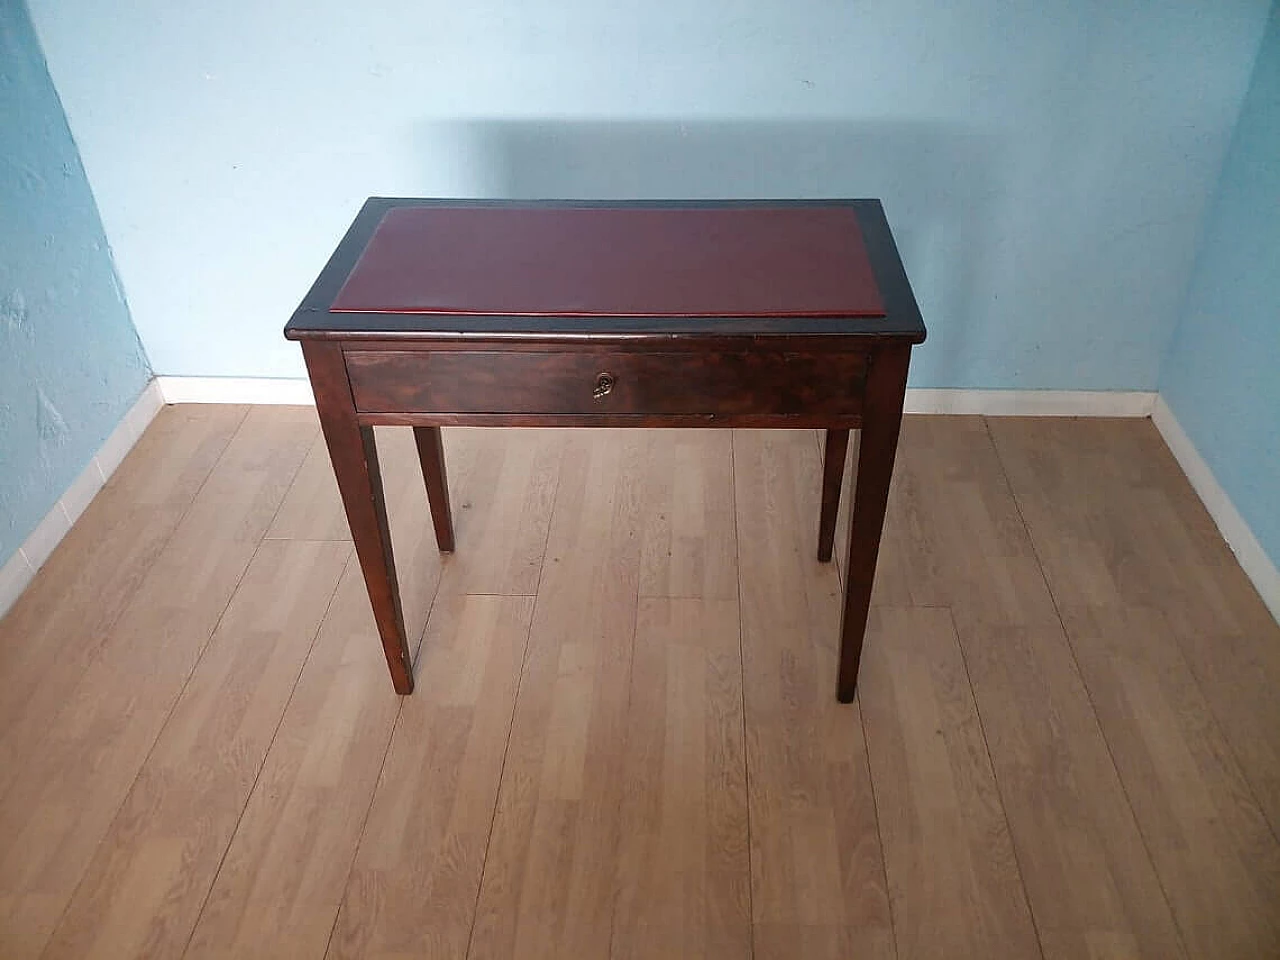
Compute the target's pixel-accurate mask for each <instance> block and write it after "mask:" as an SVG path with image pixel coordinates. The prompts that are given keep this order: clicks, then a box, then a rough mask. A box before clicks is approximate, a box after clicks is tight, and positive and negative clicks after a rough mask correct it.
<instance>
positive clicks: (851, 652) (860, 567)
mask: <svg viewBox="0 0 1280 960" xmlns="http://www.w3.org/2000/svg"><path fill="white" fill-rule="evenodd" d="M910 357H911V348H910V347H909V346H903V347H886V348H884V349H882V350H880V351H879V352H878V353H876V354H873V355H872V358H871V369H870V371H869V373H868V375H867V387H866V402H865V406H864V409H863V420H862V423H863V426H862V435H861V436H860V437H859V439H858V477H857V486H856V487H855V488H854V498H853V517H852V518H851V522H850V524H849V563H848V566H847V568H846V570H845V586H844V613H843V616H842V618H841V623H840V670H839V677H838V680H837V684H836V697H837V698H838V699H839V701H840V702H841V703H849V702H851V701H852V700H853V696H854V693H855V692H856V690H857V685H858V662H859V660H860V659H861V658H862V640H863V637H864V635H865V634H866V631H867V612H868V610H869V608H870V606H871V587H872V585H873V584H874V582H875V577H876V558H877V556H878V555H879V553H880V532H881V530H882V529H883V527H884V514H885V508H886V506H887V505H888V502H889V482H890V480H891V479H892V477H893V458H894V454H895V453H896V452H897V449H898V432H899V430H900V429H901V427H902V401H903V398H904V395H905V394H906V389H907V361H908V360H909V359H910Z"/></svg>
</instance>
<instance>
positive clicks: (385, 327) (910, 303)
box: [285, 198, 925, 703]
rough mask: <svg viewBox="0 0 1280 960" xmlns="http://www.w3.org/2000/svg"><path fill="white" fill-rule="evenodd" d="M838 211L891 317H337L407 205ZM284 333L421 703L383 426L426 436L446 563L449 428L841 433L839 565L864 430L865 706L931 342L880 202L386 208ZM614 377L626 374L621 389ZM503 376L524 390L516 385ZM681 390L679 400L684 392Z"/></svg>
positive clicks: (828, 505) (855, 643) (342, 252)
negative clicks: (888, 513) (347, 284)
mask: <svg viewBox="0 0 1280 960" xmlns="http://www.w3.org/2000/svg"><path fill="white" fill-rule="evenodd" d="M831 204H838V205H852V206H853V207H854V209H855V210H856V211H857V216H858V223H859V226H860V228H861V230H862V234H863V241H864V244H865V247H866V251H867V258H868V260H869V261H870V263H871V266H872V269H873V271H874V274H875V277H876V282H877V284H878V286H879V291H880V295H881V299H882V302H883V304H884V309H885V316H884V317H882V318H866V317H850V318H827V317H824V318H805V317H785V318H773V319H770V318H719V319H705V318H685V317H650V318H645V317H597V318H581V317H578V318H573V317H560V318H557V317H544V316H521V317H491V316H473V315H466V316H460V315H436V314H427V315H424V314H389V313H373V314H371V313H350V312H342V313H339V312H330V311H329V309H328V305H329V304H330V303H331V302H332V300H333V298H334V296H336V294H337V292H338V290H339V289H340V288H341V286H342V283H343V282H344V280H345V278H346V276H347V274H348V273H349V272H350V271H351V269H352V268H353V267H354V265H355V263H356V261H357V259H358V258H359V256H360V253H361V251H362V250H363V249H364V245H365V244H366V243H367V242H368V240H369V237H370V236H371V235H372V233H373V230H374V229H375V228H376V226H377V224H378V222H379V221H380V220H381V218H382V216H383V214H384V213H385V212H386V211H387V210H388V209H390V208H391V207H394V206H404V205H410V206H431V205H447V206H484V207H489V206H503V205H552V206H555V205H559V206H568V207H576V206H608V207H627V206H635V207H648V208H671V207H683V206H699V207H702V206H718V205H719V206H753V205H771V206H777V205H788V206H791V205H794V206H822V205H831ZM730 331H731V332H730ZM285 336H286V337H288V338H289V339H291V340H298V341H301V344H302V350H303V356H304V359H305V361H306V365H307V372H308V375H309V376H310V379H311V385H312V390H313V392H314V394H315V399H316V409H317V412H318V414H319V417H320V424H321V428H322V431H323V434H324V438H325V442H326V444H327V446H328V450H329V455H330V459H331V461H332V464H333V469H334V474H335V476H336V478H337V482H338V488H339V491H340V493H341V496H342V501H343V506H344V509H345V510H346V514H347V520H348V523H349V524H350V527H351V533H352V539H353V541H354V542H355V548H356V554H357V556H358V558H359V561H360V567H361V571H362V573H363V574H364V579H365V585H366V587H367V588H368V592H369V599H370V603H371V605H372V608H373V613H374V618H375V621H376V623H377V627H378V632H379V635H380V637H381V639H382V644H383V649H384V652H385V654H386V659H387V664H388V667H389V669H390V672H391V677H392V682H393V684H394V686H395V689H396V691H397V692H398V693H401V694H408V693H411V692H412V691H413V666H412V663H411V661H410V656H409V649H408V644H407V638H406V636H405V630H404V617H403V614H402V612H401V608H400V597H399V589H398V585H397V582H396V573H395V562H394V559H393V557H392V552H391V537H390V531H389V528H388V525H387V514H386V505H385V502H384V500H383V492H382V482H381V475H380V472H379V467H378V452H377V447H376V444H375V442H374V436H373V427H374V425H387V424H399V425H407V426H411V427H413V428H414V434H415V440H416V443H417V448H418V453H419V458H420V461H421V464H422V471H423V477H424V481H425V485H426V488H427V498H428V502H429V506H430V509H431V516H432V522H433V525H434V528H435V533H436V538H437V543H438V545H439V548H440V549H441V550H442V551H446V552H447V551H452V550H453V548H454V533H453V523H452V518H451V515H450V509H449V494H448V483H447V479H446V474H445V464H444V452H443V444H442V440H441V434H440V427H441V426H442V425H473V426H636V427H650V426H655V427H656V426H663V427H669V426H682V427H779V428H788V427H789V428H822V429H825V430H826V441H825V446H824V453H823V471H822V497H821V510H820V516H819V520H818V544H817V554H818V559H819V560H822V561H828V560H830V559H831V555H832V551H833V546H834V539H835V525H836V510H837V507H838V504H839V500H840V487H841V482H842V478H843V472H844V461H845V454H846V452H847V449H848V442H849V430H850V429H854V428H861V430H862V436H861V441H860V443H859V447H858V467H857V475H856V485H855V489H854V498H853V515H852V518H851V523H850V530H849V544H848V563H847V566H846V574H845V594H844V603H843V607H842V615H841V627H840V637H841V642H840V662H839V668H838V674H837V684H836V690H837V696H838V698H839V700H840V701H841V702H844V703H848V702H850V701H851V700H852V699H853V697H854V695H855V692H856V684H857V676H858V663H859V659H860V656H861V651H862V642H863V637H864V634H865V632H866V623H867V614H868V611H869V606H870V601H871V588H872V584H873V582H874V579H875V569H876V559H877V556H878V554H879V545H880V536H881V531H882V528H883V524H884V516H885V509H886V505H887V502H888V493H889V483H890V479H891V477H892V473H893V463H894V457H895V453H896V450H897V443H898V434H899V430H900V427H901V422H902V407H903V400H904V396H905V392H906V382H907V370H908V365H909V362H910V355H911V348H912V346H913V345H915V344H919V343H921V342H922V341H923V340H924V338H925V327H924V323H923V321H922V320H921V317H920V311H919V307H918V306H917V304H916V300H915V296H914V294H913V293H912V291H911V286H910V283H909V282H908V280H907V276H906V272H905V270H904V269H903V266H902V262H901V259H900V258H899V255H898V251H897V247H896V245H895V243H894V240H893V236H892V234H891V233H890V230H889V226H888V222H887V220H886V218H885V215H884V210H883V208H882V206H881V204H880V202H879V201H878V200H802V201H786V200H758V201H701V200H698V201H577V200H573V201H561V200H556V201H494V200H443V199H442V200H422V199H394V198H373V199H370V200H369V201H367V202H366V203H365V205H364V207H363V208H362V209H361V211H360V213H359V214H358V215H357V217H356V219H355V221H354V222H353V223H352V225H351V227H350V229H349V230H348V231H347V233H346V236H345V237H344V238H343V239H342V241H341V243H340V244H339V245H338V247H337V249H336V250H335V252H334V254H333V255H332V257H330V259H329V262H328V264H327V265H326V266H325V268H324V270H323V271H322V272H321V274H320V277H319V278H318V279H317V280H316V282H315V284H314V285H313V286H312V288H311V290H310V292H309V293H308V294H307V296H306V298H305V299H304V300H303V302H302V304H301V306H299V308H298V310H297V311H296V312H295V313H294V315H293V318H292V319H291V320H290V321H289V323H288V325H287V326H286V327H285ZM666 366H670V367H671V370H672V372H671V375H670V377H671V380H670V382H666V383H664V382H662V379H661V374H660V373H655V371H661V370H663V369H665V367H666ZM612 368H616V369H617V370H620V371H622V373H621V374H619V375H617V376H615V375H614V373H613V372H611V370H612ZM504 375H505V376H507V377H509V378H510V379H507V380H503V379H501V377H502V376H504ZM606 377H607V378H608V381H607V387H606V381H605V379H604V378H606ZM677 377H678V378H679V380H678V388H677V387H674V386H673V384H675V383H676V378H677ZM655 380H657V381H658V382H654V381H655ZM593 387H594V390H593ZM601 391H603V392H601ZM597 394H598V395H597Z"/></svg>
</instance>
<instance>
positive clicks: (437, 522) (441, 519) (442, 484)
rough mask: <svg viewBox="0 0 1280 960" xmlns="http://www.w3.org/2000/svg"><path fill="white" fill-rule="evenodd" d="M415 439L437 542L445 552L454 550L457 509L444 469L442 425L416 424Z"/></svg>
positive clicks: (414, 429)
mask: <svg viewBox="0 0 1280 960" xmlns="http://www.w3.org/2000/svg"><path fill="white" fill-rule="evenodd" d="M413 439H414V442H415V443H416V444H417V445H418V460H419V461H420V462H421V463H422V479H423V480H424V481H425V482H426V484H427V503H428V504H429V505H430V507H431V525H432V526H433V527H435V530H436V545H437V546H438V547H439V548H440V549H441V550H442V551H443V552H444V553H453V513H452V512H451V510H450V508H449V478H448V477H446V476H445V472H444V441H443V440H442V439H441V437H440V428H439V427H414V428H413Z"/></svg>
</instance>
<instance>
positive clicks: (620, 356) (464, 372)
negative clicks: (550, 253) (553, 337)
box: [347, 350, 867, 417]
mask: <svg viewBox="0 0 1280 960" xmlns="http://www.w3.org/2000/svg"><path fill="white" fill-rule="evenodd" d="M347 370H348V374H349V376H350V379H351V392H352V395H353V396H354V398H355V404H356V409H357V410H359V411H360V412H361V413H410V412H414V413H453V414H546V415H555V414H568V415H575V416H584V415H585V416H590V415H592V414H598V415H601V416H618V415H628V414H631V415H651V416H723V417H728V416H746V415H753V414H768V415H771V416H789V415H806V414H807V415H818V414H820V415H824V416H856V415H857V414H859V413H860V412H861V410H862V392H863V386H864V383H865V380H866V370H867V357H866V355H865V354H863V353H789V352H783V351H741V352H737V351H735V352H725V353H695V352H668V353H659V352H648V351H646V352H616V353H610V352H598V351H593V352H585V351H584V352H569V351H564V352H535V351H527V350H441V351H410V350H352V351H349V352H348V353H347Z"/></svg>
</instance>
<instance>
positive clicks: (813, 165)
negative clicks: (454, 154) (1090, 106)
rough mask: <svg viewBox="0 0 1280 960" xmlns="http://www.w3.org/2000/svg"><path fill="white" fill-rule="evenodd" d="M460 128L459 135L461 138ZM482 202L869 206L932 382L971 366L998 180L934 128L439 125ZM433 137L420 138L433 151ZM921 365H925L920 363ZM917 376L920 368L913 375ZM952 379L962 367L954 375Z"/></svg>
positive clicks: (982, 159) (757, 123)
mask: <svg viewBox="0 0 1280 960" xmlns="http://www.w3.org/2000/svg"><path fill="white" fill-rule="evenodd" d="M459 126H461V127H462V128H463V129H458V127H459ZM449 127H450V128H451V129H450V130H449V131H448V134H447V135H448V136H449V137H451V138H454V142H459V141H462V142H465V143H466V154H467V156H468V158H469V161H470V162H472V163H473V164H475V165H476V166H475V167H474V168H473V176H474V177H475V179H474V181H473V182H475V183H476V184H477V186H479V187H482V188H483V194H479V195H484V196H492V197H513V198H518V199H539V198H542V199H546V198H557V199H626V198H637V199H677V198H678V199H703V198H714V197H727V198H741V199H759V198H763V199H768V198H783V197H797V198H803V199H809V198H822V197H878V198H880V199H881V200H883V201H884V205H885V210H886V212H887V214H888V217H889V223H890V225H891V226H892V227H893V231H894V236H895V237H896V239H897V241H898V247H899V250H900V251H901V253H902V258H903V261H904V263H905V264H906V267H907V272H908V275H909V276H910V277H911V281H912V285H913V286H914V288H915V291H916V295H917V298H918V299H919V301H920V307H921V310H922V312H923V313H924V316H925V322H926V323H927V324H928V325H929V340H928V341H927V342H926V343H925V344H924V346H923V347H921V348H920V350H921V351H922V352H925V351H927V353H926V355H925V356H923V357H921V358H920V359H921V360H923V361H924V362H926V363H928V365H929V368H930V370H929V379H930V381H932V382H944V383H948V382H952V381H953V380H956V379H959V378H960V376H961V374H960V370H962V369H964V365H965V364H967V363H968V362H969V358H968V351H967V350H966V347H967V345H968V340H969V337H968V336H967V335H966V334H967V332H968V331H970V330H971V329H972V327H973V325H974V321H975V319H976V318H975V311H977V310H979V309H981V308H982V304H981V303H979V302H978V291H979V290H981V289H983V288H984V286H985V287H986V288H987V289H989V288H990V283H987V284H984V283H983V282H982V278H981V277H980V276H979V271H980V270H981V269H982V268H983V264H982V263H981V262H980V259H979V256H980V254H981V252H982V251H984V250H989V249H990V245H991V238H989V237H985V236H983V231H988V230H990V228H991V227H990V225H991V224H992V223H993V219H994V218H993V212H992V210H991V209H990V205H991V204H992V203H993V202H994V201H995V199H996V197H995V190H996V189H997V186H996V185H997V183H998V182H999V181H998V177H997V175H996V172H995V170H994V169H993V167H994V164H995V160H996V157H997V155H998V153H997V151H996V149H995V144H994V143H993V138H992V137H991V136H990V135H983V134H978V133H976V132H974V131H971V130H967V129H964V128H962V127H959V126H956V125H950V126H949V125H946V124H940V123H923V122H921V123H912V122H896V121H895V122H888V121H885V122H881V121H859V122H843V121H822V120H697V121H693V120H690V121H681V120H649V121H616V122H615V121H577V120H512V121H503V120H493V121H488V120H486V121H474V122H469V123H463V124H460V125H455V124H449ZM442 132H443V131H442V130H441V126H440V125H436V124H432V125H430V126H427V127H424V128H423V129H422V136H423V137H424V142H423V144H422V147H423V149H424V151H427V152H428V153H431V152H434V151H435V149H436V148H437V144H438V140H437V139H436V138H437V137H439V136H440V135H441V134H442ZM930 355H931V356H930ZM917 365H918V364H917ZM957 368H958V369H957Z"/></svg>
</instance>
